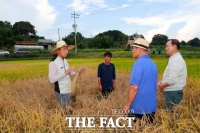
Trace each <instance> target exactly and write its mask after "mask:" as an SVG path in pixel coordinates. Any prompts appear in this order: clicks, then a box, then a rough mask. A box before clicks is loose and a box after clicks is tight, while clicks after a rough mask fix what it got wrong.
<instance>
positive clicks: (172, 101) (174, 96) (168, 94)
mask: <svg viewBox="0 0 200 133" xmlns="http://www.w3.org/2000/svg"><path fill="white" fill-rule="evenodd" d="M164 94H165V104H166V107H167V109H169V110H173V108H174V106H177V105H178V104H179V103H180V102H181V100H182V99H183V90H177V91H165V93H164Z"/></svg>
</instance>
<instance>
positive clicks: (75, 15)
mask: <svg viewBox="0 0 200 133" xmlns="http://www.w3.org/2000/svg"><path fill="white" fill-rule="evenodd" d="M71 15H72V17H73V18H74V24H73V25H72V28H74V41H75V54H77V44H76V28H77V24H76V18H78V17H79V16H80V15H78V14H76V13H75V9H74V14H71Z"/></svg>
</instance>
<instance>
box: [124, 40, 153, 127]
mask: <svg viewBox="0 0 200 133" xmlns="http://www.w3.org/2000/svg"><path fill="white" fill-rule="evenodd" d="M132 48H133V50H132V53H133V57H134V58H136V59H137V60H136V62H135V63H134V65H133V67H132V71H131V75H130V86H129V90H128V99H127V102H126V105H125V106H124V110H125V111H126V113H127V114H128V116H129V117H135V118H136V119H135V120H137V119H142V118H144V119H145V120H147V122H149V123H153V119H154V114H155V112H156V95H157V94H156V90H157V67H156V65H155V63H154V62H153V61H152V60H151V59H150V57H149V55H148V51H149V42H148V41H146V40H145V39H142V38H139V39H137V40H136V41H135V42H134V43H133V45H132ZM144 116H145V117H144Z"/></svg>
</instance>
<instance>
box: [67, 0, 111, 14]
mask: <svg viewBox="0 0 200 133" xmlns="http://www.w3.org/2000/svg"><path fill="white" fill-rule="evenodd" d="M66 7H67V8H69V7H71V8H73V9H75V10H76V11H78V12H82V13H84V12H86V13H87V14H89V12H90V11H92V10H97V9H101V8H106V7H108V6H107V5H106V4H105V2H104V0H73V2H72V3H71V4H68V5H67V6H66Z"/></svg>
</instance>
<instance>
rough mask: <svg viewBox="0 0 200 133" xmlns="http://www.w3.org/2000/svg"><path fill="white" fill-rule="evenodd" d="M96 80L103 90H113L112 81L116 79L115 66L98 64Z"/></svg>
mask: <svg viewBox="0 0 200 133" xmlns="http://www.w3.org/2000/svg"><path fill="white" fill-rule="evenodd" d="M98 78H100V79H101V85H102V88H103V89H104V90H108V89H111V88H113V80H115V79H116V75H115V65H114V64H112V63H110V64H109V65H106V64H104V63H101V64H99V67H98Z"/></svg>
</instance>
